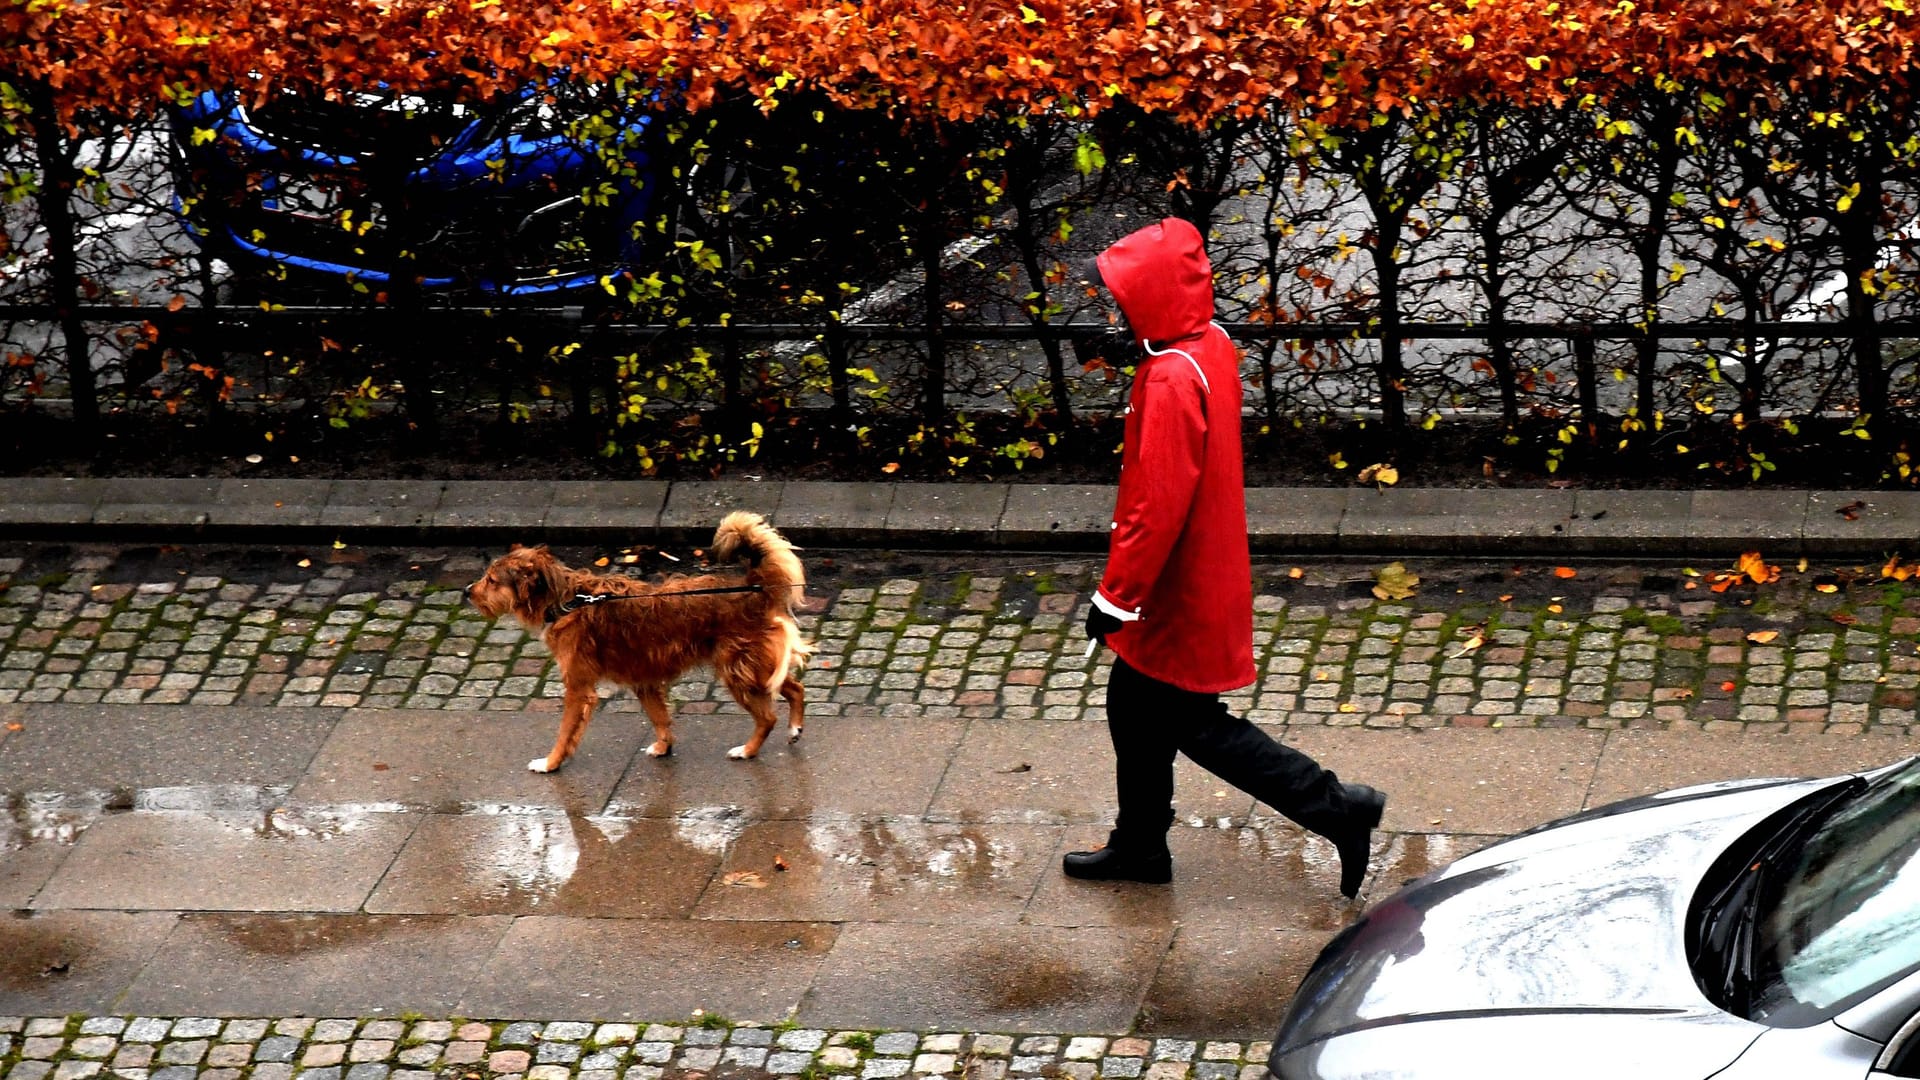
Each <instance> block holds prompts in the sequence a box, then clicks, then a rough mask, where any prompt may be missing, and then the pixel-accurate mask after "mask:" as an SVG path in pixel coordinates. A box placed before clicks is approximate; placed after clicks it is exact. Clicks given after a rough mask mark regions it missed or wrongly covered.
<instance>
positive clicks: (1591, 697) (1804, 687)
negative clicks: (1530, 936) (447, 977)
mask: <svg viewBox="0 0 1920 1080" xmlns="http://www.w3.org/2000/svg"><path fill="white" fill-rule="evenodd" d="M565 554H569V555H571V556H573V557H574V558H575V559H576V561H577V562H579V563H581V564H584V563H585V562H587V561H590V559H591V558H592V556H593V553H588V552H570V553H565ZM808 554H809V560H810V562H811V563H813V564H814V566H813V573H814V578H815V582H814V586H813V589H812V595H811V597H810V600H809V609H810V611H811V613H812V614H811V615H810V618H809V622H808V626H807V629H808V630H809V632H810V633H812V634H813V635H814V637H815V638H816V640H817V641H818V644H819V646H820V648H819V652H818V653H817V654H816V655H817V660H816V662H815V664H814V665H813V672H812V674H811V675H810V676H809V679H808V683H809V686H810V688H811V690H812V701H811V702H810V704H809V713H810V715H811V716H815V717H833V716H888V717H925V718H929V719H954V718H972V717H998V718H1002V719H1008V720H1021V719H1046V720H1077V719H1100V718H1101V713H1100V706H1099V705H1098V701H1099V691H1098V688H1099V687H1100V686H1102V685H1104V681H1105V672H1104V664H1105V663H1106V661H1107V655H1106V654H1104V653H1102V654H1101V655H1100V656H1098V657H1096V658H1092V659H1089V658H1087V657H1085V656H1083V654H1082V653H1083V646H1084V644H1085V641H1084V638H1082V637H1081V635H1080V632H1079V625H1080V620H1081V618H1082V617H1083V613H1084V611H1085V599H1086V596H1087V593H1088V591H1089V590H1090V589H1091V587H1092V586H1093V584H1095V581H1096V579H1095V577H1094V574H1095V573H1096V571H1097V569H1098V565H1099V564H1098V563H1097V562H1096V561H1090V560H1078V561H1071V560H1070V561H1064V562H1062V561H1039V562H1036V561H1034V560H1032V559H1024V560H1023V559H1021V558H1019V557H1017V556H1001V557H983V558H980V559H967V558H965V557H960V556H949V557H944V558H942V557H921V558H903V557H898V556H894V557H888V556H861V555H854V554H850V553H844V552H843V553H811V552H810V553H808ZM603 557H604V556H603ZM616 557H617V556H616ZM302 563H304V564H305V565H301V564H302ZM642 563H643V565H642V566H640V567H636V569H647V568H651V567H659V566H664V565H667V564H666V563H665V562H664V561H662V560H661V559H660V558H659V557H657V556H652V555H651V554H650V553H649V554H648V555H647V556H644V557H642ZM483 565H484V560H483V558H482V556H481V555H479V554H476V553H468V552H453V551H446V550H439V551H398V550H390V549H389V550H381V549H374V550H369V551H360V550H344V551H318V552H314V553H312V554H310V555H298V554H291V553H288V552H285V551H281V550H273V551H261V550H244V549H242V550H227V551H205V550H192V549H133V550H112V549H103V550H84V549H67V548H46V549H37V550H26V551H20V550H18V549H17V548H16V549H13V550H9V549H7V548H4V547H0V704H5V703H9V702H65V703H71V704H94V703H107V704H128V705H131V704H149V705H151V704H189V705H234V704H244V705H281V706H323V707H344V708H376V709H402V708H404V709H453V710H469V711H470V710H521V709H533V710H551V709H555V708H557V707H558V698H559V695H560V687H559V683H558V681H557V677H556V673H555V671H554V669H553V667H552V665H551V663H550V659H549V658H548V656H547V655H546V652H545V650H544V648H543V647H542V646H541V644H540V643H539V642H538V641H537V640H535V639H533V638H531V637H530V636H528V635H527V634H525V633H524V632H523V631H522V630H521V629H520V628H519V627H518V626H517V625H515V624H513V623H511V622H510V621H503V622H501V623H498V624H494V623H490V622H488V621H487V620H484V619H482V618H480V617H478V616H477V615H476V614H475V613H474V612H473V611H472V610H471V609H470V608H466V607H464V606H463V605H462V604H461V597H460V592H459V589H460V586H461V585H464V584H466V583H467V582H469V581H471V580H472V579H473V578H474V577H476V576H477V575H478V573H479V571H480V570H481V568H482V567H483ZM1375 569H1377V564H1368V565H1362V564H1341V563H1335V564H1330V563H1308V564H1299V565H1295V564H1289V563H1285V562H1265V563H1262V564H1260V565H1258V566H1257V567H1256V574H1258V575H1259V579H1260V580H1259V585H1260V595H1259V596H1258V597H1257V600H1256V632H1255V648H1256V654H1257V660H1258V664H1259V671H1260V678H1259V681H1258V682H1257V683H1256V684H1255V685H1254V686H1252V687H1250V688H1249V689H1247V690H1244V691H1241V692H1238V693H1235V694H1231V695H1228V700H1229V703H1230V704H1231V705H1232V706H1233V707H1234V708H1236V709H1237V710H1239V711H1241V712H1244V713H1247V714H1248V715H1250V716H1251V717H1252V718H1254V719H1255V720H1257V721H1259V722H1262V723H1271V724H1280V725H1290V726H1291V725H1313V724H1324V725H1335V726H1339V725H1364V726H1369V727H1399V726H1412V727H1420V726H1429V725H1454V726H1468V727H1474V726H1507V727H1511V726H1565V725H1573V726H1579V727H1585V728H1595V729H1610V728H1620V727H1644V726H1656V727H1665V728H1692V727H1696V726H1697V727H1701V728H1704V729H1706V730H1719V729H1723V728H1727V727H1728V726H1729V725H1738V726H1740V727H1742V728H1744V729H1746V730H1786V729H1795V728H1802V727H1805V728H1809V729H1817V730H1830V731H1855V730H1867V729H1879V730H1886V731H1906V730H1908V729H1910V728H1911V727H1912V725H1913V724H1914V715H1915V714H1914V708H1915V706H1914V701H1915V691H1916V689H1917V688H1920V655H1916V652H1915V648H1914V638H1915V637H1916V632H1920V587H1909V586H1908V585H1907V583H1905V582H1897V581H1891V580H1880V579H1879V577H1878V568H1877V567H1814V568H1809V572H1806V573H1796V572H1795V571H1793V570H1792V569H1791V568H1789V569H1788V570H1787V571H1786V573H1785V575H1784V578H1783V580H1781V581H1779V582H1776V583H1772V584H1769V585H1764V586H1751V585H1747V586H1744V587H1738V588H1734V589H1730V590H1728V591H1726V592H1723V593H1714V592H1712V591H1711V584H1710V580H1711V579H1710V577H1709V576H1708V575H1710V574H1711V573H1713V572H1715V571H1718V570H1720V569H1723V568H1720V567H1714V566H1705V567H1701V568H1698V569H1697V570H1695V569H1694V568H1685V567H1677V566H1669V567H1661V568H1658V569H1647V568H1637V567H1613V566H1606V565H1595V566H1588V567H1584V568H1580V567H1567V568H1564V570H1565V571H1571V572H1572V573H1573V574H1574V576H1573V577H1560V576H1556V574H1555V569H1556V568H1554V567H1550V566H1547V565H1545V564H1539V563H1531V564H1518V565H1513V566H1501V565H1487V564H1467V563H1452V564H1448V563H1443V562H1438V561H1435V562H1431V563H1416V564H1415V565H1414V567H1413V569H1415V570H1416V572H1418V573H1420V574H1422V575H1423V576H1424V578H1425V579H1426V580H1425V581H1424V583H1423V584H1422V586H1421V587H1420V590H1419V592H1418V593H1417V594H1416V595H1415V596H1413V597H1412V598H1410V599H1408V600H1405V601H1401V602H1391V603H1389V602H1383V601H1379V600H1377V599H1376V598H1374V597H1373V596H1372V595H1371V593H1370V587H1371V585H1372V574H1373V572H1374V570H1375ZM1690 571H1691V572H1692V573H1694V574H1695V575H1697V576H1689V573H1690ZM1563 572H1564V571H1563ZM1295 574H1297V575H1299V576H1298V577H1295V576H1292V575H1295ZM1822 589H1824V590H1827V591H1821V590H1822ZM675 700H676V701H678V702H679V703H680V705H679V710H680V712H681V713H682V714H683V715H701V714H706V713H712V712H715V711H717V710H721V709H724V708H730V707H731V704H730V701H729V699H728V697H727V694H726V691H725V690H724V688H722V687H719V686H717V685H709V684H707V683H704V682H700V681H698V680H697V679H696V680H691V681H689V682H687V683H685V684H683V685H682V686H681V687H680V688H679V689H678V690H677V691H676V694H675ZM609 704H610V707H611V708H614V709H621V708H631V707H633V702H632V701H631V700H630V699H617V700H616V701H614V702H610V703H609Z"/></svg>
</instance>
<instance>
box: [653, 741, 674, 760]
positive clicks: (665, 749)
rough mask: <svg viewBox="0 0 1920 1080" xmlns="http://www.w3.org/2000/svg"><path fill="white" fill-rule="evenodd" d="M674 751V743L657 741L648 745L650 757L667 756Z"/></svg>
mask: <svg viewBox="0 0 1920 1080" xmlns="http://www.w3.org/2000/svg"><path fill="white" fill-rule="evenodd" d="M671 753H673V744H672V743H665V742H657V743H654V744H652V745H650V746H648V747H647V756H648V757H666V756H667V755H669V754H671Z"/></svg>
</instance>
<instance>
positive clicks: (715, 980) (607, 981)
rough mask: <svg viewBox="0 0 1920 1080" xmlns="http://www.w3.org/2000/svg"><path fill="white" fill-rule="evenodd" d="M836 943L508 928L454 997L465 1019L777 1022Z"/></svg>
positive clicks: (793, 934)
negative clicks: (559, 1015)
mask: <svg viewBox="0 0 1920 1080" xmlns="http://www.w3.org/2000/svg"><path fill="white" fill-rule="evenodd" d="M835 937H836V930H835V928H834V927H833V926H831V925H828V924H824V923H785V922H708V921H698V920H696V921H693V922H686V921H682V920H667V921H660V920H651V919H576V918H565V917H547V916H531V917H527V918H522V919H516V920H515V921H514V923H513V927H512V929H511V930H509V931H508V932H507V935H506V937H505V938H504V939H503V940H502V941H501V942H500V946H499V948H498V949H497V950H495V952H494V954H493V956H492V958H491V959H490V960H488V962H487V965H486V967H485V969H484V970H483V971H481V973H480V974H479V975H478V976H476V977H475V978H474V980H473V981H472V983H471V984H470V985H469V986H468V988H467V990H466V992H465V993H463V994H462V995H461V999H460V1012H461V1014H462V1015H466V1016H509V1017H511V1016H541V1017H545V1016H551V1015H553V1014H554V1011H555V1008H556V1003H557V1002H566V1003H567V1004H566V1006H565V1012H566V1015H569V1016H590V1017H594V1018H598V1019H607V1020H629V1019H631V1020H648V1019H660V1018H663V1017H685V1016H691V1015H693V1013H694V1011H695V1010H696V1009H704V1010H706V1011H707V1012H709V1013H714V1014H717V1015H719V1016H722V1017H725V1018H726V1019H728V1020H732V1021H735V1022H741V1021H752V1022H757V1023H761V1024H774V1023H779V1022H781V1021H783V1020H785V1019H787V1018H788V1017H789V1016H790V1015H792V1012H793V1010H794V1008H795V1007H797V1006H798V1005H799V1004H800V1001H801V997H802V995H804V994H805V993H806V991H807V987H808V986H809V985H811V984H812V983H813V981H814V978H815V972H816V971H817V969H818V968H819V967H820V964H821V960H822V958H823V957H825V956H826V955H827V953H828V950H829V949H830V948H832V946H833V944H834V941H835Z"/></svg>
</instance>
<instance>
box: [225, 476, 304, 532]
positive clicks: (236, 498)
mask: <svg viewBox="0 0 1920 1080" xmlns="http://www.w3.org/2000/svg"><path fill="white" fill-rule="evenodd" d="M332 489H333V482H332V481H330V480H298V479H287V478H280V477H262V478H259V479H241V478H238V477H229V478H227V479H224V480H222V481H220V487H219V490H218V492H217V493H216V495H215V504H214V509H213V520H212V522H211V524H212V526H213V527H215V528H231V529H253V528H261V529H274V528H311V527H315V526H318V525H319V524H320V519H321V516H322V515H323V514H324V513H325V512H326V508H327V495H328V493H329V492H330V491H331V490H332Z"/></svg>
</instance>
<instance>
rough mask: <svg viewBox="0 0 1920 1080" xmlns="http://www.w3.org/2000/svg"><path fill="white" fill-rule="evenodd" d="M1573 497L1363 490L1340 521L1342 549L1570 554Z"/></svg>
mask: <svg viewBox="0 0 1920 1080" xmlns="http://www.w3.org/2000/svg"><path fill="white" fill-rule="evenodd" d="M1572 517H1573V493H1572V492H1571V491H1558V490H1549V491H1533V490H1524V491H1523V490H1516V489H1488V488H1386V489H1384V490H1366V489H1359V488H1356V489H1354V490H1353V492H1352V493H1351V494H1350V495H1349V497H1348V499H1347V510H1346V514H1345V515H1344V516H1343V517H1342V518H1341V519H1340V547H1341V550H1343V551H1355V552H1360V551H1365V552H1374V551H1384V552H1393V551H1405V552H1409V553H1457V552H1462V551H1467V550H1473V549H1480V550H1486V549H1493V550H1498V551H1501V552H1503V553H1511V554H1529V555H1545V554H1554V553H1558V552H1564V551H1565V550H1566V548H1567V544H1566V527H1567V524H1568V522H1569V521H1571V520H1572Z"/></svg>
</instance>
